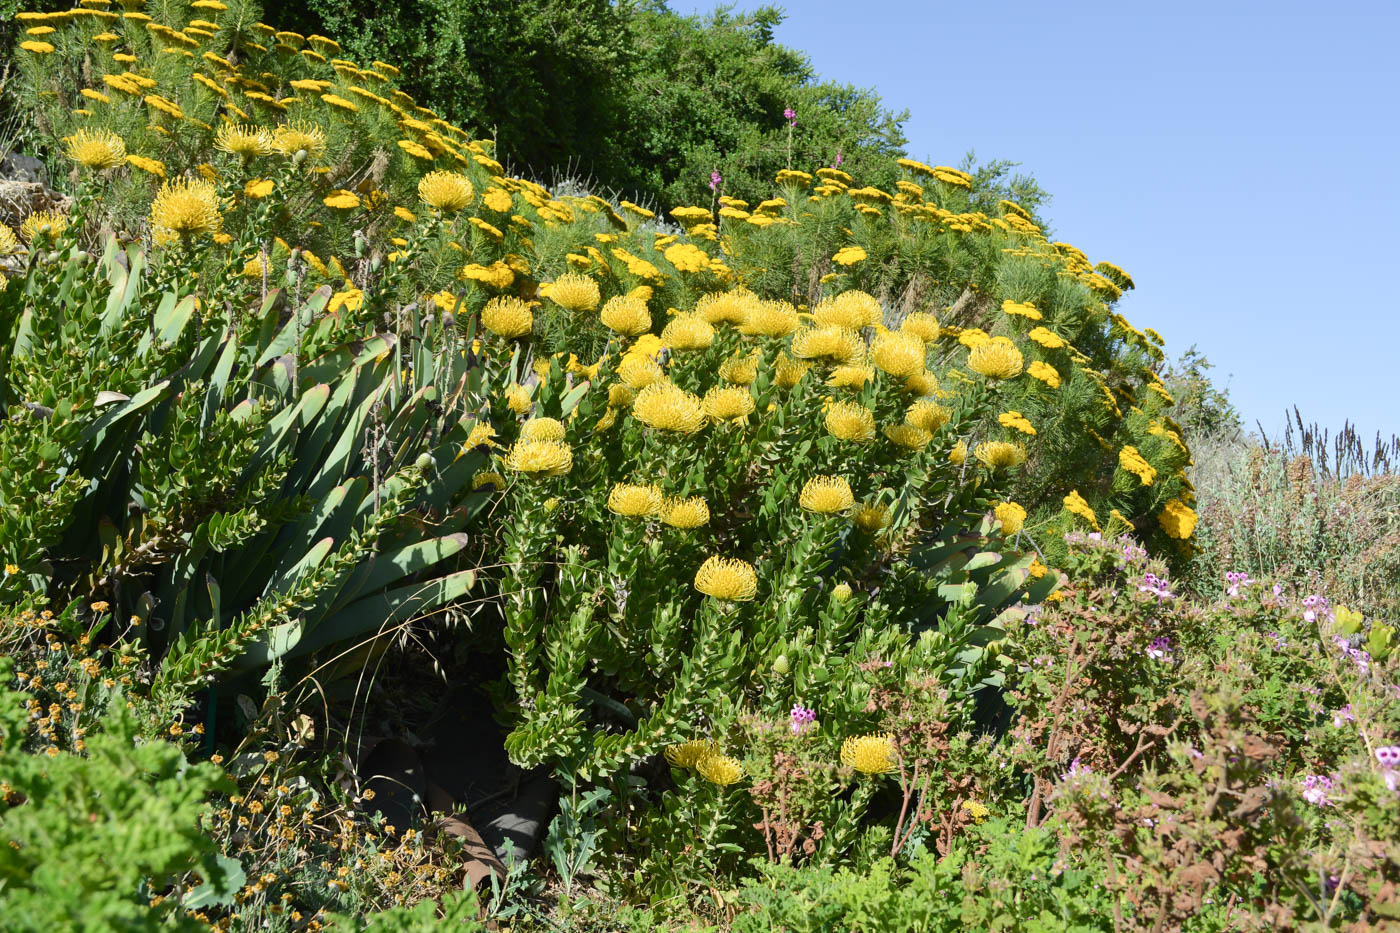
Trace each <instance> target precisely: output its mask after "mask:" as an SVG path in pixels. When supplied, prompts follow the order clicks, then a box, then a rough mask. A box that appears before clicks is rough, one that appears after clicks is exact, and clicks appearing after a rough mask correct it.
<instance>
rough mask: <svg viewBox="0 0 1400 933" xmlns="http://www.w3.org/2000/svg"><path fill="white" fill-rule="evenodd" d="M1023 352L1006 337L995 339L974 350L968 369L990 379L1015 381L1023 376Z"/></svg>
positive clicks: (968, 361)
mask: <svg viewBox="0 0 1400 933" xmlns="http://www.w3.org/2000/svg"><path fill="white" fill-rule="evenodd" d="M1023 362H1024V360H1023V358H1022V356H1021V351H1020V350H1018V349H1016V345H1015V344H1014V343H1012V342H1011V341H1010V340H1009V339H1007V338H1006V337H993V338H991V339H990V340H988V341H987V342H986V343H983V344H979V345H978V346H975V347H973V348H972V352H971V353H969V354H968V357H967V368H968V369H970V370H972V371H973V372H975V373H978V374H980V375H983V376H986V377H987V378H988V379H1014V378H1015V377H1017V376H1019V375H1021V366H1022V363H1023Z"/></svg>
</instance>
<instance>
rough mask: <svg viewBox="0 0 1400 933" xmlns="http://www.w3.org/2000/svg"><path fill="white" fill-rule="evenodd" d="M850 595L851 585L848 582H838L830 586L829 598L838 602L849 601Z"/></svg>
mask: <svg viewBox="0 0 1400 933" xmlns="http://www.w3.org/2000/svg"><path fill="white" fill-rule="evenodd" d="M851 595H852V592H851V585H850V584H849V583H838V584H836V585H835V586H833V587H832V588H831V598H832V599H834V600H836V601H837V602H838V603H844V602H849V601H850V598H851Z"/></svg>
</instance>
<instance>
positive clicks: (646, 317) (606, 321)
mask: <svg viewBox="0 0 1400 933" xmlns="http://www.w3.org/2000/svg"><path fill="white" fill-rule="evenodd" d="M598 320H600V321H602V322H603V326H604V327H606V328H608V329H609V330H612V331H614V332H616V333H619V334H622V335H623V336H625V337H635V336H637V335H638V334H644V333H646V332H647V331H649V330H651V312H650V311H648V310H647V304H646V302H645V301H643V300H642V299H640V298H634V297H632V296H630V295H616V296H614V297H612V298H609V299H608V302H607V304H605V305H603V310H602V311H601V312H599V314H598Z"/></svg>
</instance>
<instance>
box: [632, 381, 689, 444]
mask: <svg viewBox="0 0 1400 933" xmlns="http://www.w3.org/2000/svg"><path fill="white" fill-rule="evenodd" d="M632 414H633V416H634V417H636V419H637V420H638V421H640V422H641V423H642V424H645V425H646V426H647V427H650V428H655V429H657V430H658V431H671V432H673V433H676V434H694V433H695V432H696V431H698V430H700V429H701V428H702V427H704V426H705V409H704V406H703V405H702V404H701V401H700V399H699V398H697V397H696V396H695V395H693V394H692V393H690V392H687V391H685V390H684V389H682V388H680V387H679V386H676V385H672V384H671V383H669V382H653V383H652V384H651V385H648V386H647V387H646V388H644V389H642V390H641V391H640V392H638V393H637V399H636V401H634V402H633V403H632Z"/></svg>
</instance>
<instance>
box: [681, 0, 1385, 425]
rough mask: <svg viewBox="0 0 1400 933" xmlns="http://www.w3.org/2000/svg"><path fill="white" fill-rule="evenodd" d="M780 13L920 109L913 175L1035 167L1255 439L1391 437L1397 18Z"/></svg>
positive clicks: (900, 103)
mask: <svg viewBox="0 0 1400 933" xmlns="http://www.w3.org/2000/svg"><path fill="white" fill-rule="evenodd" d="M670 5H671V8H672V9H674V10H676V11H677V12H681V13H686V14H690V13H696V12H702V13H705V12H709V11H710V10H711V9H714V8H715V7H716V6H717V4H715V3H697V2H693V0H672V2H671V4H670ZM760 5H761V4H758V3H753V2H741V3H739V4H738V5H737V9H740V10H751V9H754V8H756V7H757V6H760ZM777 5H779V6H781V7H783V8H784V9H785V10H786V12H787V20H786V21H785V22H784V23H783V24H782V25H781V26H779V27H778V30H777V39H778V41H779V42H782V43H783V44H785V45H789V46H792V47H795V48H798V49H802V50H803V51H805V52H807V53H808V54H809V55H810V56H811V58H812V62H813V65H814V66H815V68H816V70H817V71H818V72H819V73H820V74H821V75H822V76H823V77H825V78H830V79H833V80H837V81H842V82H846V83H850V84H856V85H860V86H864V87H873V88H875V89H876V90H878V91H879V93H880V94H881V95H882V96H883V98H884V100H885V103H886V104H887V105H888V106H889V107H890V108H891V109H893V110H896V111H898V110H901V109H904V108H908V110H909V112H910V118H909V121H908V122H907V123H906V124H905V134H906V135H907V136H908V138H909V152H910V154H911V155H912V156H913V157H915V158H919V159H925V160H926V161H930V162H933V163H945V164H948V163H955V162H956V161H957V160H958V159H959V158H961V157H962V155H963V154H964V153H965V152H966V151H967V150H968V149H970V148H971V149H975V150H976V152H977V155H978V157H979V159H990V158H1004V159H1011V160H1014V161H1018V162H1020V163H1022V165H1021V170H1022V171H1028V172H1030V173H1032V174H1034V175H1035V177H1036V179H1037V180H1038V181H1039V182H1040V183H1041V185H1042V186H1043V187H1045V188H1046V189H1047V190H1048V191H1049V192H1050V193H1051V194H1052V195H1053V200H1052V201H1051V203H1050V205H1049V207H1048V210H1047V211H1046V213H1047V215H1048V218H1047V219H1048V220H1049V221H1050V223H1051V224H1052V226H1053V227H1054V230H1055V233H1056V237H1057V238H1058V239H1062V240H1067V241H1068V242H1071V243H1074V244H1075V245H1076V246H1078V247H1080V248H1081V249H1083V250H1084V251H1085V252H1087V253H1088V254H1089V256H1090V258H1091V259H1092V260H1093V261H1095V262H1097V261H1099V260H1101V259H1107V260H1109V261H1111V262H1115V263H1117V264H1118V265H1120V266H1122V267H1123V268H1124V269H1126V270H1128V272H1130V273H1131V274H1132V276H1133V278H1134V279H1135V281H1136V283H1137V290H1136V291H1135V292H1130V293H1128V296H1127V297H1126V298H1124V300H1123V301H1122V302H1121V303H1120V305H1119V307H1120V309H1121V310H1122V311H1123V313H1124V314H1126V315H1127V317H1128V318H1129V320H1131V321H1132V322H1133V323H1134V324H1136V325H1137V326H1139V327H1149V326H1150V327H1155V328H1156V329H1157V330H1158V331H1160V332H1161V333H1162V334H1163V336H1165V337H1166V339H1167V348H1168V350H1169V351H1170V352H1171V353H1172V355H1173V356H1175V355H1176V354H1177V353H1179V352H1180V351H1182V350H1185V349H1186V348H1187V347H1189V346H1190V345H1191V344H1193V343H1194V344H1197V345H1198V346H1199V347H1200V348H1201V349H1202V350H1203V351H1204V352H1205V353H1206V355H1207V356H1208V357H1209V358H1210V360H1211V361H1212V362H1213V363H1215V364H1216V369H1215V371H1214V376H1215V377H1216V379H1217V382H1218V383H1219V384H1225V383H1226V382H1227V380H1228V385H1229V389H1230V395H1231V397H1232V399H1233V400H1234V401H1235V403H1236V405H1237V406H1238V407H1239V408H1240V410H1241V412H1242V413H1243V414H1244V416H1245V419H1246V421H1247V423H1248V424H1250V425H1251V426H1252V425H1253V422H1254V420H1255V419H1258V420H1259V421H1261V422H1262V423H1263V424H1264V427H1265V428H1266V429H1268V430H1269V431H1270V432H1272V431H1273V430H1275V429H1276V427H1278V426H1279V425H1281V424H1282V420H1283V410H1284V408H1285V407H1287V406H1292V405H1294V404H1296V405H1298V406H1299V408H1300V409H1301V410H1302V413H1303V417H1304V419H1305V420H1309V421H1311V420H1316V421H1318V422H1319V423H1321V424H1322V425H1323V426H1330V427H1333V428H1334V429H1335V428H1339V427H1340V426H1341V424H1342V422H1343V420H1344V419H1348V418H1350V419H1351V420H1352V421H1353V422H1354V423H1355V424H1357V426H1358V427H1359V428H1360V429H1361V431H1362V435H1363V437H1373V436H1374V435H1375V433H1376V431H1378V430H1379V431H1382V432H1384V433H1385V434H1387V435H1389V434H1391V433H1395V434H1400V300H1397V296H1400V50H1397V43H1398V42H1400V3H1397V2H1395V0H1391V2H1371V3H1365V2H1349V0H1340V2H1334V3H1330V4H1321V5H1319V4H1307V5H1304V4H1301V3H1293V2H1275V3H1268V4H1265V3H1256V2H1253V0H1237V2H1223V3H1222V2H1216V3H1197V2H1194V0H1189V2H1177V3H1170V4H1151V5H1149V4H1144V3H1136V2H1129V3H1111V4H1110V3H1093V4H1090V3H1060V4H1048V5H1046V4H1039V3H1030V2H1009V0H975V2H959V3H933V2H918V0H864V2H861V3H852V2H850V0H841V2H837V0H792V2H788V3H778V4H777ZM1222 10H1225V11H1227V12H1221V11H1222ZM798 119H799V120H800V119H801V116H800V115H799V117H798Z"/></svg>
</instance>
